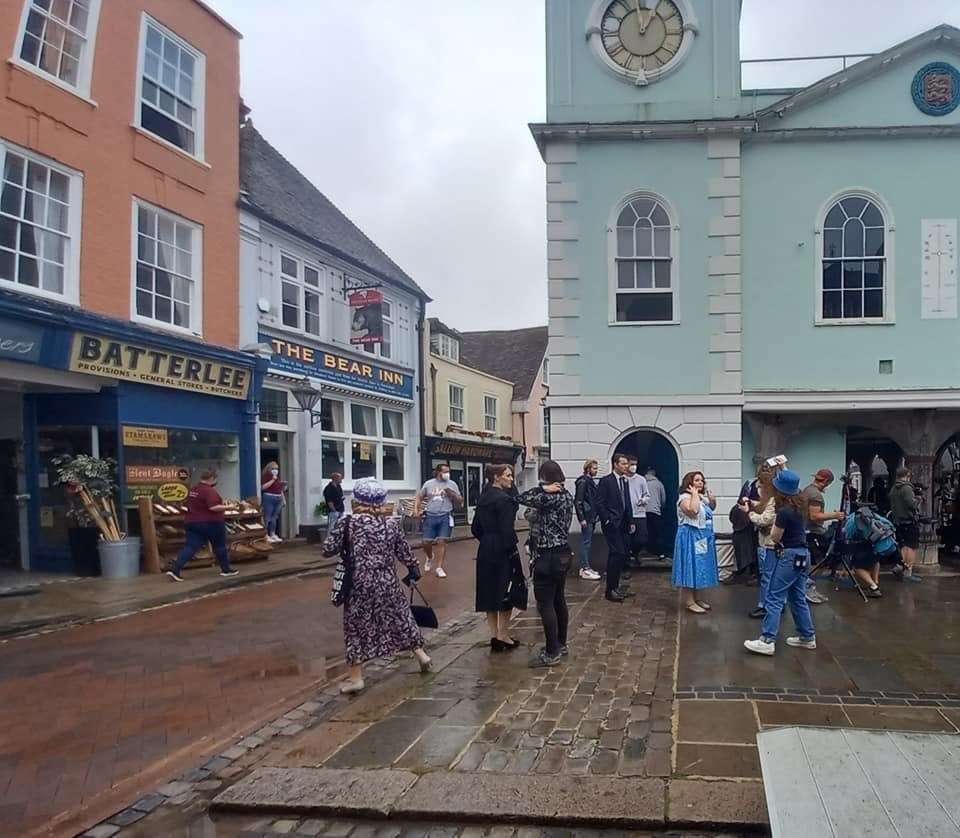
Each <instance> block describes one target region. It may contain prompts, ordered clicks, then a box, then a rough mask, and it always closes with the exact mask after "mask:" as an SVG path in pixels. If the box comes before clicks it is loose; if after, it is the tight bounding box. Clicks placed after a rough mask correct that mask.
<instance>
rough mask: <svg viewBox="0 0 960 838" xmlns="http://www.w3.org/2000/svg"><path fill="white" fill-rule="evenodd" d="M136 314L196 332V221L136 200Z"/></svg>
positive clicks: (198, 323)
mask: <svg viewBox="0 0 960 838" xmlns="http://www.w3.org/2000/svg"><path fill="white" fill-rule="evenodd" d="M136 215H137V242H136V248H137V251H136V280H135V294H134V296H135V302H134V311H135V317H134V319H137V320H144V321H147V322H149V323H151V324H152V325H156V324H157V323H161V324H163V325H165V326H169V327H172V328H174V329H181V330H184V331H191V332H195V333H197V334H199V333H200V326H201V318H200V293H199V285H200V264H201V259H200V249H201V236H202V231H201V229H200V227H198V226H197V225H195V224H192V223H191V222H189V221H187V220H186V219H184V218H180V217H179V216H175V215H172V214H171V213H169V212H166V211H164V210H160V209H157V208H155V207H151V206H148V205H147V204H143V203H141V202H139V201H138V202H137V203H136Z"/></svg>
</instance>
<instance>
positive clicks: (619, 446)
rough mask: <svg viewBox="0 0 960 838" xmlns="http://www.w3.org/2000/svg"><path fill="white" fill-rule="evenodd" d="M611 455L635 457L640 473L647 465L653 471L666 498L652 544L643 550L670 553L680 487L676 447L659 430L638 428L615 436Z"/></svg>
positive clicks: (643, 471) (675, 531)
mask: <svg viewBox="0 0 960 838" xmlns="http://www.w3.org/2000/svg"><path fill="white" fill-rule="evenodd" d="M613 454H626V455H627V456H634V457H636V458H637V465H638V467H639V471H640V474H644V473H646V471H647V469H650V468H652V469H654V471H656V473H657V477H658V478H659V479H660V482H662V483H663V487H664V489H666V494H667V497H666V501H665V502H664V504H663V508H662V509H661V510H660V519H661V522H662V525H661V528H660V533H659V536H658V538H657V540H656V543H648V545H647V549H648V551H649V552H650V553H653V554H654V555H664V554H665V555H672V553H673V541H674V537H675V536H676V533H677V516H676V512H675V511H674V510H675V509H676V504H677V496H678V491H679V486H680V455H679V451H678V449H677V446H676V445H675V444H674V442H673V440H671V439H670V438H669V437H668V436H667V435H666V434H664V433H663V432H662V431H658V430H654V429H650V428H638V429H637V430H634V431H630V432H629V433H626V434H624V435H623V436H622V437H621V438H620V439H619V441H618V442H617V443H616V445H615V447H614V451H613ZM612 456H613V455H612V454H611V457H612Z"/></svg>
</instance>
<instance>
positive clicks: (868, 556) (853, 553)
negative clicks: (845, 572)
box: [847, 544, 880, 570]
mask: <svg viewBox="0 0 960 838" xmlns="http://www.w3.org/2000/svg"><path fill="white" fill-rule="evenodd" d="M847 551H848V552H847V555H848V556H849V558H850V566H851V567H856V568H860V570H873V568H874V567H875V566H876V565H878V564H879V563H880V559H879V558H877V556H876V555H875V554H874V552H873V547H872V546H870V545H869V544H848V545H847Z"/></svg>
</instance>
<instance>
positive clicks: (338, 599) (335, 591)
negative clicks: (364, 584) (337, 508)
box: [330, 516, 353, 608]
mask: <svg viewBox="0 0 960 838" xmlns="http://www.w3.org/2000/svg"><path fill="white" fill-rule="evenodd" d="M352 589H353V544H351V539H350V517H349V516H348V517H347V519H346V520H345V521H344V522H343V546H342V547H341V548H340V561H339V562H337V567H336V570H334V572H333V588H332V590H331V591H330V602H332V603H333V604H334V605H335V606H336V607H337V608H339V607H340V606H341V605H343V604H344V603H345V602H346V601H347V600H348V599H349V597H350V591H351V590H352Z"/></svg>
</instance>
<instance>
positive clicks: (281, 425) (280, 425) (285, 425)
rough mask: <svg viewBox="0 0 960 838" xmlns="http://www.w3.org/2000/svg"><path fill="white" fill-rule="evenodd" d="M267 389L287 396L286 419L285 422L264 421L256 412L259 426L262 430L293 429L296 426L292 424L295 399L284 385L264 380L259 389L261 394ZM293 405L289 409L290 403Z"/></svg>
mask: <svg viewBox="0 0 960 838" xmlns="http://www.w3.org/2000/svg"><path fill="white" fill-rule="evenodd" d="M267 390H271V391H273V392H277V393H284V394H285V395H286V397H287V421H286V422H266V421H264V420H263V418H262V414H261V413H259V412H258V414H257V418H258V421H259V423H260V427H261V428H263V429H264V430H269V431H295V430H296V427H295V425H294V420H295V416H296V407H295V406H296V403H297V402H296V399H294V398H293V395H292V394H291V392H290V391H289V390H288V389H286V388H285V387H278V386H277V385H276V384H274V383H273V382H270V381H267V382H264V385H263V388H262V390H261V396H262V394H263V393H264V392H266V391H267ZM291 404H292V405H294V408H292V409H291V407H290V405H291Z"/></svg>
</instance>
